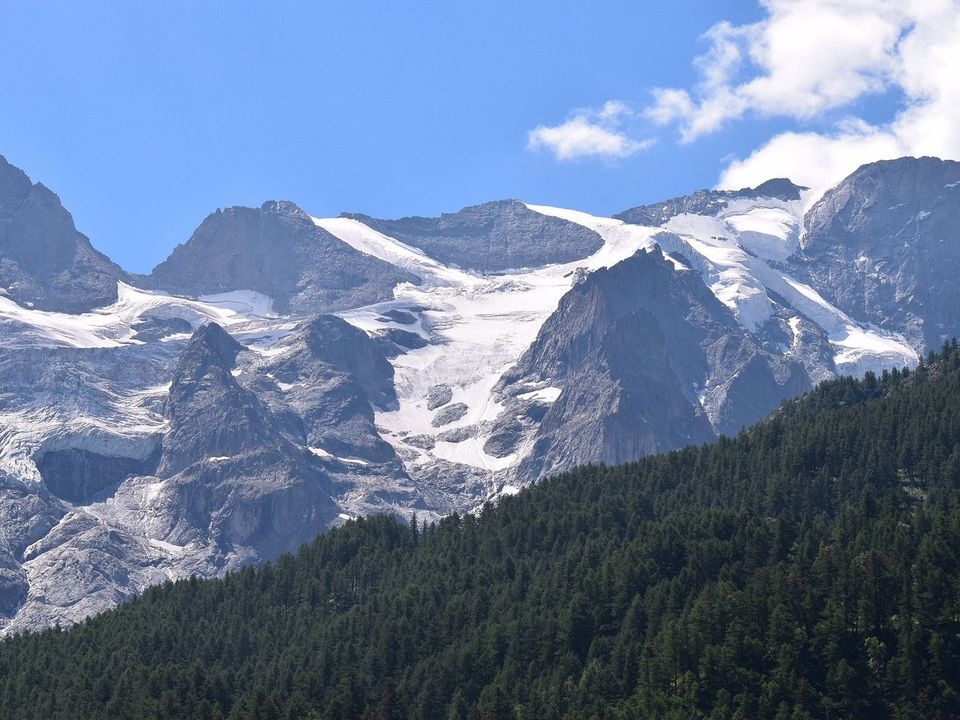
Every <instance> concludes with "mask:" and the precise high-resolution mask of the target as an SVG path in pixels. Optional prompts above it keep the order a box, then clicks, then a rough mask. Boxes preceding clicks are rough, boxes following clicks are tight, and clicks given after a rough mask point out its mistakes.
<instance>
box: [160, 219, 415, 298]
mask: <svg viewBox="0 0 960 720" xmlns="http://www.w3.org/2000/svg"><path fill="white" fill-rule="evenodd" d="M146 282H147V283H148V284H149V285H150V286H152V287H154V288H157V289H161V290H166V291H170V292H174V293H177V294H181V295H209V294H216V293H223V292H229V291H234V290H253V291H256V292H259V293H263V294H264V295H268V296H269V297H270V298H271V299H272V300H273V302H274V310H276V311H277V312H289V313H292V314H296V315H313V314H315V313H317V312H323V311H327V310H335V309H342V308H347V307H356V306H358V305H365V304H368V303H372V302H378V301H381V300H387V299H389V298H390V297H391V295H392V288H393V287H394V286H395V285H396V284H398V283H401V282H411V283H417V282H419V280H418V278H416V277H415V276H413V275H411V274H410V273H407V272H404V271H403V270H400V269H398V268H396V267H394V266H392V265H390V264H389V263H386V262H384V261H382V260H379V259H378V258H375V257H372V256H370V255H366V254H364V253H362V252H359V251H357V250H355V249H354V248H352V247H351V246H350V245H348V244H346V243H345V242H343V241H342V240H340V239H338V238H336V237H334V236H333V235H331V234H330V233H328V232H327V231H326V230H324V229H322V228H320V227H317V225H316V224H315V223H314V222H313V220H312V219H311V218H310V216H309V215H307V214H306V213H305V212H303V210H301V209H300V208H299V207H298V206H297V205H295V204H294V203H292V202H287V201H275V200H271V201H268V202H265V203H264V204H263V205H262V206H261V207H259V208H249V207H231V208H226V209H224V210H217V211H216V212H214V213H211V214H210V215H208V216H207V218H206V219H205V220H204V221H203V222H202V223H201V224H200V226H199V227H198V228H197V229H196V230H195V231H194V232H193V234H192V235H191V236H190V239H189V240H187V242H186V243H183V244H182V245H178V246H177V247H176V248H175V249H174V251H173V252H172V253H171V254H170V257H168V258H167V259H166V260H164V261H163V262H162V263H160V264H159V265H158V266H157V267H156V268H154V270H153V272H152V273H151V275H150V276H149V278H146Z"/></svg>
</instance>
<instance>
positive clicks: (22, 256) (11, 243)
mask: <svg viewBox="0 0 960 720" xmlns="http://www.w3.org/2000/svg"><path fill="white" fill-rule="evenodd" d="M126 277H127V276H126V273H124V272H123V270H121V269H120V268H119V267H118V266H117V265H114V264H113V263H112V262H110V260H109V259H108V258H107V257H106V256H104V255H102V254H101V253H99V252H97V251H96V250H94V249H93V246H92V245H91V244H90V241H89V240H88V239H87V238H86V236H84V235H82V234H80V233H79V232H77V229H76V228H75V227H74V225H73V218H72V217H71V216H70V213H68V212H67V211H66V210H64V209H63V206H62V205H61V204H60V199H59V198H58V197H57V196H56V195H55V194H54V193H53V192H51V191H50V190H49V189H47V188H46V187H44V186H43V185H41V184H40V183H32V182H30V178H28V177H27V175H26V173H24V172H23V171H22V170H20V169H19V168H16V167H14V166H13V165H11V164H10V163H8V162H7V160H6V158H5V157H3V156H2V155H0V295H4V296H6V297H9V298H11V299H13V300H14V301H15V302H17V303H19V304H21V305H23V306H26V307H31V308H37V309H39V310H57V311H60V312H74V313H75V312H83V311H85V310H90V309H91V308H95V307H100V306H102V305H109V304H110V303H112V302H114V301H116V299H117V281H118V280H123V279H125V278H126Z"/></svg>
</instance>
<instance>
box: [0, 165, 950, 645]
mask: <svg viewBox="0 0 960 720" xmlns="http://www.w3.org/2000/svg"><path fill="white" fill-rule="evenodd" d="M928 165H929V167H930V169H927V170H924V171H923V172H922V173H920V172H918V171H915V170H913V169H912V168H914V167H920V166H922V167H927V166H928ZM870 167H871V166H868V168H865V169H863V170H861V171H858V173H863V172H868V171H869V172H873V170H870V169H869V168H870ZM882 167H884V168H886V169H885V170H884V171H883V176H884V178H885V179H884V183H885V187H887V188H888V189H887V190H884V195H883V198H884V199H883V200H882V201H878V202H879V204H877V203H874V204H869V203H862V207H860V209H859V210H857V212H856V216H857V218H858V220H857V222H858V223H860V224H861V225H862V227H863V228H870V231H869V233H868V232H867V231H866V230H863V231H862V233H861V234H858V235H857V237H858V238H859V239H858V240H857V242H858V243H860V244H861V245H862V247H861V248H860V251H862V252H863V253H864V254H866V255H869V254H870V253H874V254H876V256H877V257H880V256H881V254H882V252H885V250H883V248H884V247H886V246H887V245H889V242H890V241H889V240H888V238H889V237H895V236H896V230H897V228H898V226H897V225H896V223H894V224H893V225H891V224H890V223H891V222H893V221H892V220H891V218H890V215H889V212H888V211H887V208H888V207H892V206H893V205H895V204H896V203H894V202H892V201H888V199H886V198H887V196H888V195H890V194H902V195H903V196H904V198H905V200H904V202H905V203H907V204H908V205H909V203H914V204H916V203H920V202H921V200H920V199H919V198H921V196H923V195H925V194H926V193H927V192H928V190H929V192H933V190H932V189H931V188H935V187H937V184H938V183H939V182H940V180H941V179H942V180H944V182H943V183H942V185H943V186H946V185H950V184H951V183H952V182H953V181H952V180H951V179H950V178H951V177H952V175H950V173H951V172H953V171H952V169H951V168H952V167H953V165H952V164H951V163H946V162H941V161H930V160H921V161H911V160H904V161H897V162H895V163H889V164H886V165H883V166H882ZM936 168H940V170H937V169H936ZM941 171H942V173H943V177H941V178H939V179H937V178H938V177H939V176H937V172H941ZM14 175H16V173H14ZM928 176H929V177H933V178H934V179H933V180H930V181H929V182H928V180H927V179H925V178H928ZM17 177H19V175H17ZM24 177H25V176H24ZM853 177H854V178H856V177H858V174H855V175H854V176H853ZM846 182H847V183H849V182H852V180H848V181H846ZM858 182H859V181H858ZM918 183H920V185H918ZM28 184H29V183H28ZM854 185H856V183H854ZM857 186H858V187H859V185H857ZM4 187H5V186H4ZM21 187H22V183H21V184H16V183H14V190H16V188H21ZM31 187H32V186H31ZM843 187H845V184H841V185H840V186H838V189H837V190H835V191H833V192H834V193H837V192H840V191H841V189H842V188H843ZM918 187H919V188H920V189H918ZM14 190H10V191H7V190H4V192H5V193H6V194H5V195H4V197H5V198H6V199H5V200H3V203H6V204H4V205H3V207H7V206H12V205H14V204H15V203H16V198H17V197H19V196H17V195H16V192H14ZM16 191H17V192H19V190H16ZM858 192H859V191H858ZM937 192H939V193H940V194H942V195H944V198H943V199H941V200H937V201H934V200H933V199H931V203H930V208H932V209H931V210H929V212H930V213H931V215H930V217H929V219H931V220H933V219H936V222H937V223H939V224H938V226H937V227H942V228H944V231H943V233H941V234H940V235H938V236H937V237H938V238H942V239H943V243H942V245H943V248H942V252H941V255H942V256H943V257H945V258H946V259H945V260H944V263H943V264H944V266H949V263H950V262H951V261H950V260H949V256H950V253H954V251H955V249H956V248H955V243H954V242H953V241H952V240H951V237H954V236H950V235H949V232H948V230H949V228H950V227H951V222H952V220H951V217H952V216H951V215H950V213H949V200H950V198H952V196H951V195H949V193H950V192H951V190H950V189H949V188H946V189H945V188H944V187H939V189H938V190H937ZM832 197H834V195H833V194H831V193H828V194H827V195H826V196H824V199H823V200H822V201H821V202H820V203H819V204H814V202H813V200H814V199H813V198H812V197H811V196H810V193H809V191H807V190H805V189H803V188H800V187H798V186H795V185H793V184H792V183H790V182H789V181H786V180H773V181H770V182H768V183H764V184H763V185H760V186H758V187H757V188H753V189H745V190H741V191H736V192H728V191H702V192H699V193H695V194H694V195H692V196H689V197H687V198H677V199H674V200H671V201H667V202H665V203H661V204H659V205H654V206H646V208H639V209H636V208H635V209H634V210H631V211H627V212H625V213H623V214H621V218H622V219H617V218H604V217H597V216H593V215H589V214H586V213H582V212H578V211H575V210H570V209H565V208H555V207H547V206H542V205H532V204H530V205H528V204H524V203H518V202H517V201H503V202H495V203H487V204H484V205H481V206H476V207H472V208H466V209H464V210H462V211H460V212H458V213H452V214H447V215H443V216H441V217H440V218H433V219H424V218H419V219H417V218H406V219H401V220H396V221H379V220H373V219H370V218H368V217H366V216H360V215H344V216H340V217H336V218H316V217H311V216H309V215H307V214H306V213H304V212H303V211H302V210H300V209H298V208H297V207H296V206H295V205H293V204H291V203H287V202H270V203H266V204H265V205H264V206H263V207H261V208H259V209H252V208H229V209H227V210H223V211H218V212H216V213H214V214H212V215H211V216H210V217H208V218H207V219H206V220H204V221H203V223H202V224H201V226H200V227H199V228H198V229H197V230H196V231H195V232H194V233H193V235H192V237H191V238H190V239H189V240H188V241H187V242H186V243H185V244H184V245H181V246H178V248H177V249H175V250H174V252H173V253H172V254H171V256H170V257H169V258H168V259H167V261H165V262H164V263H161V265H160V266H158V268H157V269H156V270H155V271H154V273H152V274H151V275H150V276H132V275H125V274H123V275H116V276H114V279H113V281H112V282H113V283H114V284H113V290H114V292H115V299H114V300H113V301H112V302H110V304H108V305H105V306H102V307H97V308H94V309H92V310H84V311H71V312H65V311H53V310H42V309H39V308H38V307H30V306H29V303H30V302H33V301H32V300H25V299H23V298H19V299H18V297H15V296H11V295H7V296H0V530H2V532H0V633H4V634H14V633H17V632H21V631H24V630H36V629H41V628H44V627H48V626H50V625H52V624H54V623H60V624H61V625H63V626H67V625H71V624H73V623H76V622H79V621H80V620H82V619H84V618H85V617H87V616H89V615H90V614H92V613H95V612H98V611H102V610H104V609H106V608H109V607H112V606H113V605H115V604H117V603H118V602H122V601H124V600H127V599H129V598H131V597H134V596H136V595H138V594H140V593H142V592H143V590H144V589H145V588H146V587H148V586H150V585H153V584H156V583H158V582H162V581H164V580H165V579H168V578H171V579H175V578H181V577H187V576H190V575H199V576H203V577H211V576H217V575H220V574H223V573H225V572H228V571H230V570H231V569H236V568H239V567H241V566H243V565H245V564H250V563H262V562H264V561H268V560H270V559H271V558H274V557H276V556H277V554H278V553H282V552H284V551H286V550H288V549H291V548H294V547H296V546H297V545H298V544H299V543H301V542H304V541H306V540H309V539H310V538H312V537H313V536H314V535H315V534H316V533H319V532H323V531H325V530H327V529H329V528H331V527H335V526H338V525H341V524H343V523H345V522H347V521H349V519H350V518H354V517H358V516H367V515H372V514H378V513H386V514H395V515H398V516H402V517H406V518H410V517H411V516H412V515H413V514H414V513H416V514H417V515H418V517H419V518H420V520H421V521H435V520H439V519H440V518H442V517H444V516H447V515H449V514H451V513H454V512H456V513H463V512H468V511H471V510H473V509H476V508H478V507H482V506H483V504H484V503H486V502H489V501H497V500H500V499H501V498H503V497H505V496H509V495H512V494H514V493H516V492H518V491H519V489H520V488H522V487H524V486H527V485H529V484H531V483H533V482H536V481H539V480H541V479H543V478H544V477H546V476H547V475H550V474H553V473H557V472H562V471H566V470H569V469H571V468H572V467H573V466H575V465H577V464H580V463H597V462H604V463H619V462H624V461H631V460H634V459H637V458H639V457H641V456H644V455H646V454H649V453H653V452H662V451H667V450H672V449H679V448H682V447H683V446H685V445H687V444H690V443H692V444H694V445H699V444H701V443H703V442H707V441H711V440H713V439H715V438H717V437H719V436H721V435H732V434H734V433H736V432H738V431H739V430H740V429H741V428H742V427H744V426H745V425H748V424H750V423H753V422H755V421H756V420H758V419H760V418H762V417H763V416H764V415H766V414H767V413H769V412H771V411H774V410H775V409H776V408H777V406H778V404H779V403H780V402H781V401H782V400H784V399H785V398H789V397H792V396H793V395H796V394H797V393H800V392H803V391H804V390H806V389H808V388H809V387H811V386H813V385H815V384H817V383H820V382H822V381H824V380H829V379H832V378H835V377H838V376H841V375H846V374H851V375H854V376H858V377H861V376H863V375H864V374H865V373H867V372H873V373H875V374H881V373H882V372H883V371H884V370H886V369H889V368H894V367H897V368H900V367H904V366H909V367H913V366H914V365H915V364H916V363H917V361H918V357H919V355H920V354H921V353H925V352H926V351H928V350H930V349H931V348H935V347H936V345H934V344H933V343H932V342H930V341H928V340H925V339H924V338H925V337H926V335H922V334H921V335H918V334H917V332H915V330H914V329H915V328H919V327H921V325H920V323H925V324H924V325H923V327H924V328H933V327H934V326H937V328H936V330H935V334H937V333H943V332H944V331H945V330H946V329H949V326H948V325H943V328H940V327H939V326H938V325H937V324H938V323H941V324H942V323H946V322H948V319H949V317H950V312H951V311H950V307H949V303H946V299H948V297H949V292H950V290H949V288H950V287H951V285H950V284H949V278H948V277H947V276H946V275H944V276H941V275H937V274H936V272H939V269H938V268H930V269H929V270H928V269H924V268H925V267H926V266H925V265H923V264H922V263H920V264H918V263H919V261H917V263H913V264H911V263H909V262H903V263H900V264H899V265H897V266H896V274H895V275H890V274H889V273H888V271H889V270H890V267H892V266H890V267H888V266H887V265H883V264H881V265H879V266H878V268H879V269H878V270H876V271H875V272H873V274H872V275H871V279H870V282H871V283H877V287H887V286H889V285H891V284H898V283H899V285H897V286H898V287H903V288H906V287H913V288H920V287H921V286H923V287H926V286H927V285H930V292H929V293H928V294H927V295H921V293H920V291H919V290H915V292H914V293H913V295H912V296H910V297H913V298H914V299H913V300H910V299H909V297H908V296H907V295H904V294H903V293H902V292H900V293H899V294H897V293H894V295H893V296H892V300H890V298H887V300H884V302H882V303H880V304H877V305H876V306H875V309H874V311H873V315H870V314H868V313H865V312H861V311H860V310H858V306H857V304H856V303H855V302H853V301H852V300H849V298H848V295H849V292H848V291H850V290H851V289H855V288H856V287H857V286H856V282H854V280H855V278H854V276H853V275H843V274H841V273H840V271H841V270H843V268H844V262H845V261H843V260H842V258H841V255H842V253H840V250H839V249H838V248H845V247H846V244H847V243H848V242H849V238H848V237H847V235H844V234H843V233H844V232H845V230H844V228H845V227H847V226H849V224H850V223H849V222H848V221H847V220H844V218H845V217H846V216H845V215H844V213H847V212H848V207H849V203H839V202H828V200H829V199H830V198H832ZM837 197H839V196H837ZM851 197H852V196H851ZM858 197H859V195H858ZM911 198H913V199H911ZM888 202H889V205H888V204H887V203H888ZM810 206H813V209H810ZM858 207H859V206H858ZM905 207H906V206H905ZM918 207H919V205H918ZM924 207H926V206H924ZM917 212H920V211H919V210H918V211H917ZM830 218H834V219H833V220H831V219H830ZM894 219H895V220H896V221H897V222H899V216H896V217H895V218H894ZM638 223H641V224H638ZM858 227H860V225H858ZM829 228H836V231H835V238H834V234H833V233H834V231H833V230H829ZM860 232H861V231H859V230H858V233H860ZM931 237H932V236H931ZM44 238H45V241H48V240H50V238H49V237H48V236H44ZM44 238H38V239H37V242H39V241H40V239H44ZM830 238H834V240H830ZM831 242H832V243H833V244H832V245H831V244H830V243H831ZM871 242H872V243H874V245H871V244H870V243H871ZM938 242H939V241H938ZM824 243H826V244H824ZM874 246H875V247H874ZM830 248H833V249H830ZM871 248H873V249H871ZM860 251H858V252H860ZM91 252H95V251H92V250H91ZM821 252H822V253H824V259H823V260H822V261H818V260H817V257H818V255H819V254H820V253H821ZM838 253H840V254H838ZM857 257H859V255H858V256H857ZM4 262H6V259H5V260H4ZM924 262H926V261H924ZM119 272H122V271H119ZM844 272H847V271H844ZM849 272H854V271H853V270H849ZM831 273H833V274H831ZM873 275H876V278H874V277H873ZM35 277H36V278H38V279H37V283H39V285H38V288H40V290H42V291H43V292H44V293H50V292H53V291H52V290H51V289H50V288H54V287H55V283H54V281H53V280H50V279H49V278H47V277H46V276H41V275H36V276H35ZM864 282H866V281H864ZM931 283H932V284H931ZM870 287H873V286H872V285H871V286H870ZM925 292H926V291H925ZM864 297H869V298H875V297H880V295H876V294H873V291H872V290H871V291H870V293H867V294H866V295H865V296H864ZM918 298H922V300H923V301H922V303H920V302H919V301H918V300H917V299H918ZM931 298H940V299H938V300H936V302H934V300H932V299H931ZM848 301H849V302H848ZM891 303H892V304H891ZM938 303H939V304H938ZM871 307H873V306H871ZM938 308H939V309H938ZM934 311H935V312H934ZM925 313H926V314H925ZM936 313H939V314H936ZM911 318H913V319H911ZM937 318H940V319H937Z"/></svg>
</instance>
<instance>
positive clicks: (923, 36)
mask: <svg viewBox="0 0 960 720" xmlns="http://www.w3.org/2000/svg"><path fill="white" fill-rule="evenodd" d="M763 6H764V8H765V10H766V16H765V17H764V18H763V19H762V20H761V21H759V22H756V23H752V24H748V25H732V24H730V23H727V22H721V23H718V24H717V25H715V26H714V27H713V28H711V29H710V30H709V31H708V32H707V33H706V34H705V36H704V39H705V40H706V42H707V44H708V50H707V52H706V53H704V54H703V55H702V56H701V57H699V58H697V59H696V60H695V61H694V65H695V68H696V70H697V72H698V76H699V80H698V83H697V84H696V85H695V86H694V87H692V88H689V89H683V88H661V89H657V90H654V92H653V104H652V105H651V106H650V107H648V108H647V109H646V110H645V112H644V114H645V116H646V117H647V118H648V119H649V120H650V121H652V122H654V123H656V124H658V125H675V126H676V127H677V128H678V130H679V133H680V139H681V141H682V142H693V141H695V140H696V139H697V138H699V137H702V136H703V135H706V134H708V133H713V132H717V131H718V130H720V129H721V128H723V127H724V126H726V125H727V124H729V123H732V122H736V121H737V120H740V119H742V118H744V117H746V116H757V117H782V118H790V119H793V120H795V121H797V122H798V124H799V126H800V129H797V130H794V131H790V132H784V133H781V134H779V135H776V136H774V137H772V138H770V139H769V140H767V141H766V142H765V143H763V144H762V146H760V147H759V148H757V149H756V150H755V151H754V152H752V153H751V154H750V155H749V156H748V157H746V158H743V159H737V160H734V161H732V162H731V163H730V165H729V166H728V167H727V168H726V170H725V171H724V172H723V174H722V176H721V179H720V183H719V184H720V186H721V187H742V186H744V185H751V184H756V183H758V182H762V181H763V180H765V179H767V178H769V177H771V176H775V175H776V176H783V175H787V176H790V177H791V178H792V179H793V180H795V181H796V182H800V183H803V184H806V185H810V186H812V187H817V188H821V189H822V188H826V187H829V186H830V185H833V184H834V183H836V182H837V181H839V180H840V179H841V178H842V177H843V176H845V175H846V174H848V173H850V172H852V171H853V170H854V169H856V167H858V166H859V165H861V164H863V163H864V162H869V161H872V160H878V159H882V158H890V157H897V156H901V155H908V154H909V155H923V154H930V155H938V156H940V157H950V158H958V157H960V123H958V122H957V118H958V117H960V82H958V81H957V78H960V0H911V1H910V2H903V0H764V2H763ZM890 91H894V92H896V93H899V94H900V95H902V97H903V102H902V105H901V106H900V107H899V108H898V109H897V110H896V112H895V113H893V115H892V117H891V118H890V119H889V120H888V121H887V122H885V123H879V124H873V125H871V124H869V123H867V122H865V121H863V120H862V119H860V118H858V117H857V116H856V114H855V112H856V106H857V102H858V101H860V100H862V99H864V98H865V97H867V96H869V95H871V94H878V93H887V92H890ZM838 114H839V115H842V116H843V117H842V119H841V120H839V121H836V122H834V124H833V125H832V126H830V127H829V128H828V129H827V130H825V131H824V130H821V131H814V130H804V129H803V125H804V124H805V123H808V124H809V122H810V121H813V120H821V121H822V120H823V119H825V118H829V117H832V116H836V115H838Z"/></svg>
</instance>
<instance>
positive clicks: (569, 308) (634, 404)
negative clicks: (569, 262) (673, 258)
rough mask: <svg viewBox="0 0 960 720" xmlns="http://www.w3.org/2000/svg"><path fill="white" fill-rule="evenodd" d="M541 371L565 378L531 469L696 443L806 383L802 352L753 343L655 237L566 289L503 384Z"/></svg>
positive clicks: (538, 376) (527, 382)
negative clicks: (796, 355) (791, 354)
mask: <svg viewBox="0 0 960 720" xmlns="http://www.w3.org/2000/svg"><path fill="white" fill-rule="evenodd" d="M741 378H743V379H742V380H741ZM544 382H551V383H556V384H557V385H559V386H560V387H563V388H564V390H563V392H561V393H560V396H559V397H558V398H557V400H556V402H555V403H553V405H552V406H551V407H550V409H549V410H548V411H547V412H546V414H545V415H544V417H543V420H542V422H541V423H540V425H539V427H538V429H537V434H536V441H535V446H534V450H533V452H532V453H531V454H530V456H529V457H528V458H527V459H526V460H525V461H524V462H523V464H522V466H521V475H522V476H525V477H530V478H536V477H539V476H541V475H543V474H548V473H550V472H555V471H558V470H561V469H565V468H569V467H571V466H572V465H576V464H584V463H590V462H604V463H619V462H626V461H628V460H632V459H635V458H637V457H640V456H641V455H646V454H650V453H654V452H662V451H664V450H671V449H674V448H678V447H682V446H684V445H688V444H698V443H702V442H705V441H707V440H709V439H711V438H713V437H715V434H716V433H720V432H730V431H731V430H734V429H736V430H738V429H739V428H740V427H742V426H744V425H746V424H749V423H751V422H754V421H756V420H758V419H760V418H761V417H763V415H764V414H766V413H767V412H769V409H770V407H775V406H776V405H777V403H778V402H779V400H780V399H784V398H787V397H790V396H792V395H794V394H796V393H799V392H802V391H803V390H804V389H806V388H807V387H809V379H808V378H807V376H806V373H805V371H804V370H803V367H802V366H801V365H800V364H799V363H796V362H794V361H788V360H784V359H782V358H777V357H775V356H772V355H770V354H769V353H767V352H765V351H763V350H762V349H760V348H759V347H758V346H757V344H756V341H755V340H754V339H753V338H752V336H751V335H750V334H749V333H748V332H746V331H745V330H744V329H743V328H742V327H741V326H740V325H739V324H738V323H737V322H736V319H735V318H734V317H733V316H732V314H731V313H730V311H729V310H728V309H727V308H726V307H725V306H723V305H722V304H721V303H720V302H719V301H718V300H717V299H716V297H714V295H713V294H712V293H711V292H710V291H709V290H708V289H707V288H706V287H705V286H704V284H703V282H702V280H701V279H700V277H699V275H698V274H697V273H694V272H692V271H689V270H681V271H678V270H676V269H675V268H674V266H673V264H672V263H670V262H669V261H668V260H667V259H665V258H664V256H663V254H662V252H661V251H660V249H659V248H655V249H654V250H653V251H651V252H649V253H648V252H643V251H641V252H638V253H637V254H636V255H634V256H633V257H632V258H629V259H627V260H624V261H623V262H621V263H619V264H617V265H615V266H613V267H612V268H609V269H606V270H599V271H597V272H595V273H593V274H591V275H590V276H588V277H587V278H586V279H585V280H584V281H583V282H581V283H579V284H578V285H576V286H575V287H574V288H573V289H571V290H570V292H569V293H567V295H565V296H564V298H563V299H562V300H561V302H560V307H559V308H558V309H557V312H556V313H554V315H553V316H551V317H550V319H548V321H547V322H546V323H544V325H543V327H542V328H541V330H540V334H539V335H538V337H537V339H536V340H535V341H534V343H533V345H532V346H531V347H530V348H529V349H528V350H527V352H526V353H524V355H523V356H522V357H521V358H520V360H519V362H518V363H517V364H516V366H515V367H514V368H512V369H511V370H510V371H509V372H508V373H507V374H505V375H504V377H503V378H502V380H501V383H500V390H501V391H502V392H503V393H504V394H505V395H508V396H509V395H518V394H521V393H522V391H523V389H524V388H526V387H529V386H536V385H538V384H543V383H544ZM746 387H751V388H754V387H755V388H757V389H758V391H759V395H760V396H759V397H758V396H756V395H754V394H753V393H750V392H746V393H744V392H742V388H746ZM493 449H496V448H493Z"/></svg>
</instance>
